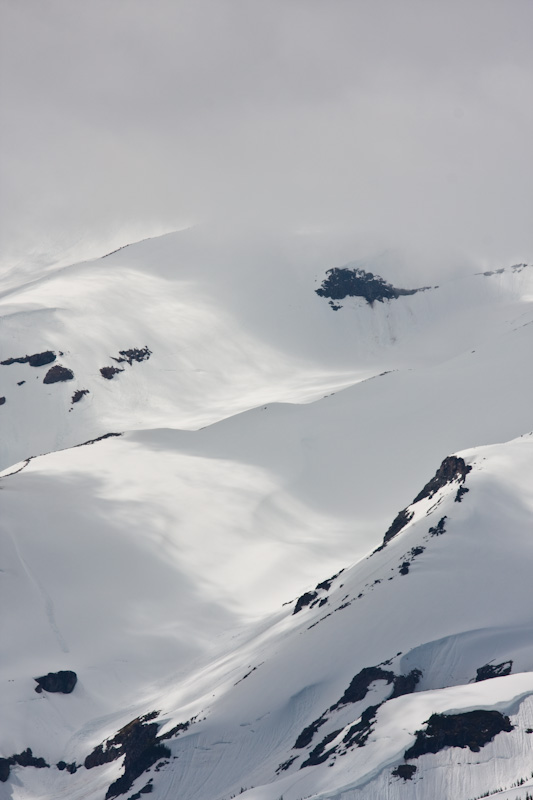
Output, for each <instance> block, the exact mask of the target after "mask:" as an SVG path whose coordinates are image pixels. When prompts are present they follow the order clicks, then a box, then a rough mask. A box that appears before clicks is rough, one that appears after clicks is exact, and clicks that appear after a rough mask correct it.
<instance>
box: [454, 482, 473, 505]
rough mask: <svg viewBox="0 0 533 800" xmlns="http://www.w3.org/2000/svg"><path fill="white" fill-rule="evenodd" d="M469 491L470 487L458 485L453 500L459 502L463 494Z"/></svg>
mask: <svg viewBox="0 0 533 800" xmlns="http://www.w3.org/2000/svg"><path fill="white" fill-rule="evenodd" d="M469 491H470V489H468V488H467V487H466V486H459V488H458V489H457V494H456V495H455V502H456V503H461V502H462V499H463V495H465V494H466V493H467V492H469Z"/></svg>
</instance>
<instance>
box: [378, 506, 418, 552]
mask: <svg viewBox="0 0 533 800" xmlns="http://www.w3.org/2000/svg"><path fill="white" fill-rule="evenodd" d="M413 517H414V511H409V510H408V509H407V508H404V509H402V511H400V512H399V513H398V514H397V516H396V517H395V518H394V520H393V522H392V524H391V526H390V528H389V529H388V531H387V532H386V534H385V536H384V537H383V545H386V544H388V543H389V542H390V540H391V539H394V537H395V536H396V535H397V534H398V533H400V531H401V530H402V529H403V528H405V526H406V525H407V524H408V523H409V522H410V521H411V520H412V519H413ZM383 545H382V546H383ZM378 549H381V548H378Z"/></svg>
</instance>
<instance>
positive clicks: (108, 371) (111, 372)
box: [100, 367, 124, 381]
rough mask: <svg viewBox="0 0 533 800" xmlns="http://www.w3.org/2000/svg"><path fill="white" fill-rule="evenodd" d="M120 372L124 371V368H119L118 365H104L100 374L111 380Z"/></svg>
mask: <svg viewBox="0 0 533 800" xmlns="http://www.w3.org/2000/svg"><path fill="white" fill-rule="evenodd" d="M119 372H124V370H123V369H119V368H118V367H102V368H101V370H100V374H101V375H102V377H103V378H106V380H108V381H111V380H113V378H114V377H115V375H116V374H117V373H119Z"/></svg>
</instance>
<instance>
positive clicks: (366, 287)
mask: <svg viewBox="0 0 533 800" xmlns="http://www.w3.org/2000/svg"><path fill="white" fill-rule="evenodd" d="M326 275H327V276H328V277H327V278H326V279H325V280H324V281H323V282H322V285H321V286H320V288H319V289H316V290H315V291H316V293H317V295H318V296H319V297H329V298H331V300H343V299H344V298H345V297H363V298H364V299H365V300H366V301H367V303H368V304H369V305H370V306H372V305H374V303H375V301H376V300H377V301H379V302H380V303H383V301H384V300H395V299H397V298H398V297H401V296H402V295H410V294H416V292H421V291H425V290H426V289H429V288H430V287H429V286H424V287H423V288H421V289H397V288H396V287H394V286H392V285H391V284H390V283H387V281H386V280H384V279H383V278H381V277H380V276H379V275H374V274H373V273H372V272H365V270H364V269H357V268H356V269H350V268H349V267H334V268H333V269H328V270H327V272H326ZM330 306H331V307H332V308H333V309H334V310H335V311H336V310H338V308H339V306H338V305H336V304H334V303H331V302H330Z"/></svg>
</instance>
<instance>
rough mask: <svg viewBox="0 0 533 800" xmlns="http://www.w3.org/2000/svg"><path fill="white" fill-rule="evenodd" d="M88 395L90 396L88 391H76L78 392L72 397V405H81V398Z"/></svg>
mask: <svg viewBox="0 0 533 800" xmlns="http://www.w3.org/2000/svg"><path fill="white" fill-rule="evenodd" d="M86 394H89V390H88V389H76V391H75V392H74V394H73V395H72V400H71V403H72V404H74V403H79V402H80V400H81V398H82V397H83V396H84V395H86Z"/></svg>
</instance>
